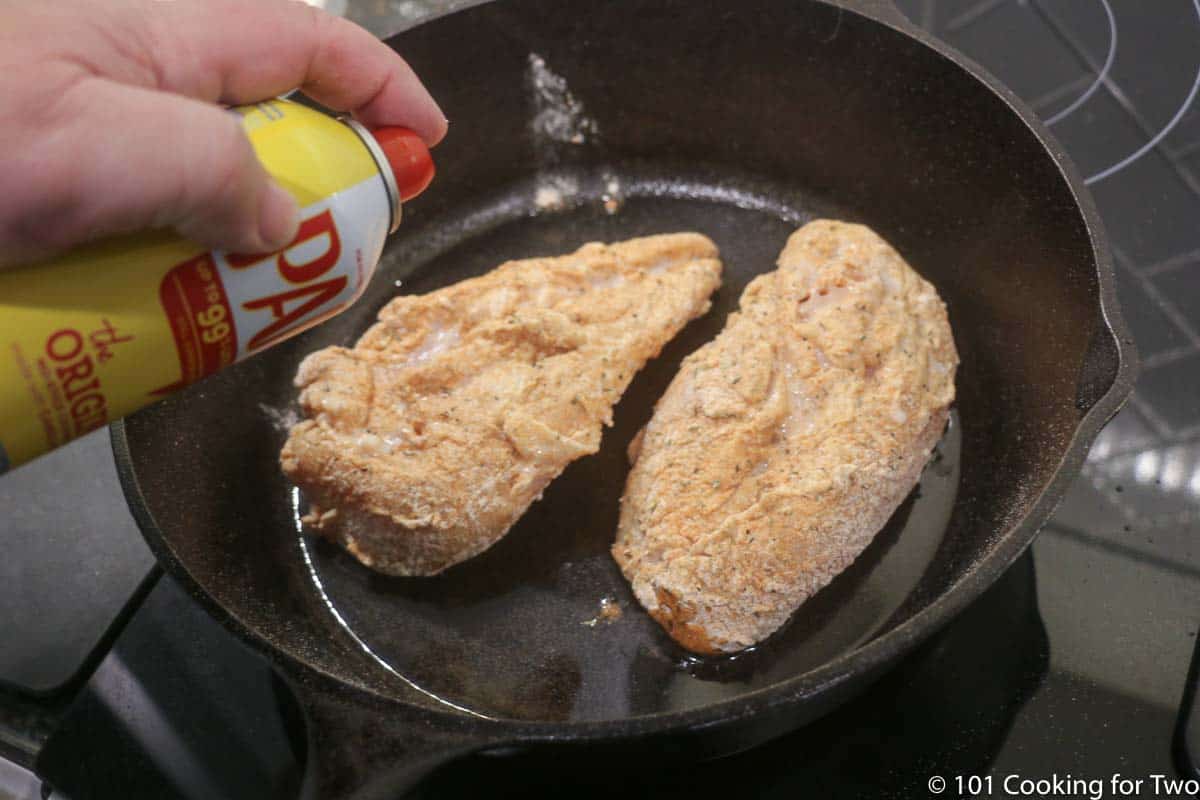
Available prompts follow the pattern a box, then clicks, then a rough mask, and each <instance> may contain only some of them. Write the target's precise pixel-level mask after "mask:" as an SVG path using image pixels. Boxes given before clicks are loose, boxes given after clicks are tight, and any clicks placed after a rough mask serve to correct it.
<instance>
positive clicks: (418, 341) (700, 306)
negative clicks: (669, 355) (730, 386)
mask: <svg viewBox="0 0 1200 800" xmlns="http://www.w3.org/2000/svg"><path fill="white" fill-rule="evenodd" d="M720 274H721V263H720V261H719V260H718V255H717V248H716V246H715V245H714V244H713V243H712V242H711V241H709V240H708V239H707V238H705V237H703V236H700V235H699V234H694V233H678V234H666V235H660V236H650V237H645V238H641V239H631V240H629V241H626V242H620V243H616V244H611V245H606V244H599V243H591V244H586V245H584V246H583V247H581V248H580V249H579V250H577V251H576V252H574V253H572V254H570V255H565V256H560V257H556V258H531V259H526V260H522V261H512V262H508V263H506V264H503V265H501V266H500V267H498V268H496V269H495V270H493V271H491V272H489V273H488V274H486V275H483V276H481V277H478V278H473V279H470V280H466V281H462V282H460V283H457V284H455V285H453V286H449V287H447V288H445V289H440V290H438V291H434V292H431V293H429V294H425V295H420V296H405V297H398V298H396V299H395V300H393V301H392V302H391V303H389V304H388V305H387V306H386V307H384V309H383V310H382V311H381V312H380V314H379V321H378V323H377V324H375V325H374V326H373V327H372V328H370V329H369V330H368V331H367V332H366V333H365V334H364V335H363V336H362V338H361V339H359V341H358V343H357V344H356V345H355V346H354V347H353V348H344V347H329V348H326V349H324V350H320V351H318V352H315V353H313V354H311V355H310V356H308V357H307V358H306V359H305V360H304V362H303V363H302V364H301V365H300V369H299V371H298V373H297V375H296V386H297V387H298V388H299V389H300V390H301V393H300V405H301V408H302V410H303V412H304V415H305V416H306V417H307V418H308V419H306V420H305V421H303V422H301V423H300V424H298V425H296V426H295V427H294V428H292V430H291V433H290V435H289V438H288V440H287V443H286V444H285V445H284V448H283V452H282V455H281V457H280V462H281V465H282V467H283V470H284V472H285V473H286V474H287V476H288V477H289V478H290V479H291V480H292V481H293V482H295V484H296V485H297V486H299V487H300V488H301V489H302V490H303V492H304V494H305V497H306V498H307V499H308V501H309V504H310V508H311V512H310V513H309V515H308V516H307V517H306V518H305V522H306V524H307V525H308V526H309V527H310V528H312V529H314V530H316V531H318V532H320V533H321V534H323V535H324V536H326V537H328V538H330V539H331V540H333V541H336V542H338V543H340V544H341V545H342V546H343V547H345V548H346V549H347V550H348V551H349V552H350V553H352V554H353V555H354V556H355V557H356V558H357V559H358V560H359V561H361V562H362V563H363V564H366V565H367V566H369V567H372V568H374V569H376V570H379V571H380V572H386V573H390V574H395V575H432V574H435V573H437V572H440V571H441V570H443V569H445V568H447V567H449V566H451V565H453V564H457V563H459V562H461V561H463V560H464V559H467V558H470V557H471V556H473V555H475V554H477V553H479V552H481V551H483V550H485V549H486V548H487V547H489V546H490V545H492V544H493V543H494V542H495V541H496V540H498V539H499V538H500V537H501V536H503V535H504V533H505V532H506V531H507V530H508V529H509V527H511V526H512V524H513V523H514V522H516V521H517V519H518V518H519V517H520V516H521V515H522V514H523V513H524V512H525V509H526V508H528V507H529V505H530V503H532V502H533V501H534V500H536V499H538V498H539V497H540V496H541V494H542V492H543V490H544V489H545V488H546V486H547V485H548V484H549V483H550V481H552V480H553V479H554V478H555V477H557V476H558V475H559V473H561V472H562V471H563V469H564V468H565V467H566V466H567V465H568V464H569V463H571V462H572V461H574V460H575V459H577V458H580V457H582V456H585V455H588V454H590V453H594V452H596V451H597V449H599V446H600V436H601V431H602V426H604V425H611V424H612V408H613V405H614V404H615V403H616V402H617V400H619V399H620V397H621V394H622V393H623V392H624V391H625V388H626V387H627V386H628V385H629V382H630V380H631V379H632V378H633V376H634V374H635V373H636V372H637V371H638V370H639V369H641V368H642V366H643V365H644V364H645V363H646V361H647V360H649V359H651V358H654V357H655V356H656V355H658V353H659V351H660V350H661V349H662V347H663V345H664V344H666V342H668V341H669V340H670V339H671V338H672V337H673V336H675V334H677V333H678V332H679V331H680V330H681V329H682V328H683V327H684V325H686V324H687V323H688V322H689V321H690V320H692V319H694V318H696V317H698V316H700V315H702V314H704V313H705V312H706V311H707V310H708V308H709V296H710V295H711V294H712V293H713V292H714V291H715V290H716V289H717V287H718V286H719V285H720Z"/></svg>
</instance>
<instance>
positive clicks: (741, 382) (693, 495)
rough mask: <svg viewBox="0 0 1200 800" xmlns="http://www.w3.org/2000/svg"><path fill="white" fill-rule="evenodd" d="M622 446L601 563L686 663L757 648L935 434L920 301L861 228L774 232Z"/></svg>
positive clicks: (914, 282)
mask: <svg viewBox="0 0 1200 800" xmlns="http://www.w3.org/2000/svg"><path fill="white" fill-rule="evenodd" d="M778 266H779V269H778V270H776V271H774V272H770V273H767V274H765V275H761V276H759V277H758V278H756V279H755V280H754V281H752V282H751V283H750V285H749V286H747V287H746V290H745V292H744V293H743V294H742V298H741V304H740V310H739V312H738V313H735V314H732V315H731V316H730V317H729V320H728V323H727V324H726V326H725V329H724V330H723V331H722V332H721V334H720V335H719V336H718V337H717V338H716V339H714V340H713V341H712V342H710V343H709V344H707V345H705V346H704V347H702V348H701V349H699V350H698V351H696V352H695V353H693V354H692V355H691V356H689V357H688V358H687V359H686V360H685V361H684V362H683V365H682V367H681V368H680V371H679V373H678V375H676V377H675V379H674V381H673V382H672V383H671V385H670V387H669V388H668V389H667V391H666V393H665V394H664V395H663V397H662V398H661V399H660V400H659V402H658V405H657V407H656V409H655V412H654V416H653V418H652V419H651V420H650V422H649V423H648V424H647V426H646V428H645V430H644V431H643V434H642V435H640V436H639V437H638V438H637V439H635V442H634V446H633V447H631V448H630V449H631V458H632V460H633V467H632V471H631V472H630V475H629V478H628V481H627V483H626V487H625V494H624V496H623V497H622V500H621V516H620V523H619V528H618V532H617V539H616V543H615V545H614V546H613V550H612V552H613V556H614V557H615V558H616V560H617V563H618V564H619V565H620V567H621V569H622V571H623V572H624V573H625V576H626V577H627V578H628V579H629V581H630V583H632V585H633V591H634V594H636V595H637V598H638V600H639V601H640V602H641V604H642V605H643V606H645V608H646V609H647V610H648V611H649V612H650V614H651V615H652V616H653V617H654V618H655V619H656V620H658V622H659V623H660V624H661V625H662V626H663V627H664V628H665V629H666V631H667V632H668V633H669V634H670V635H671V636H672V637H673V638H674V639H675V640H676V641H678V642H679V643H680V644H681V645H683V646H684V647H686V648H688V649H689V650H692V651H695V652H697V653H708V654H712V653H722V652H732V651H737V650H741V649H743V648H745V647H748V646H750V645H752V644H754V643H756V642H759V641H761V640H762V639H764V638H766V637H767V636H769V635H770V634H771V633H773V632H774V631H776V630H777V629H778V628H779V627H780V626H781V625H783V623H784V622H786V621H787V619H788V617H790V616H791V614H792V613H793V612H794V611H795V610H796V609H797V608H798V607H799V606H800V605H801V603H803V602H804V601H805V600H806V599H808V598H809V597H810V596H811V595H812V594H813V593H814V592H816V591H817V590H818V589H820V588H821V587H823V586H825V585H826V584H827V583H829V582H830V581H831V580H832V579H833V578H834V576H836V575H837V574H838V573H839V572H841V571H842V570H843V569H845V568H846V567H847V566H849V564H850V563H851V562H852V561H853V560H854V559H855V558H857V557H858V555H859V553H861V552H862V551H863V550H864V549H865V548H866V546H867V545H868V544H869V543H870V541H871V539H872V537H874V535H875V534H876V533H877V532H878V531H879V530H880V528H882V527H883V526H884V524H885V523H886V522H887V520H888V517H889V516H891V514H892V512H893V511H895V509H896V507H897V506H898V505H899V504H900V503H901V501H903V499H904V498H905V496H906V495H907V494H908V493H909V492H910V491H911V490H912V488H913V486H914V485H915V483H916V481H917V479H918V477H919V475H920V472H921V469H922V467H923V466H924V465H925V463H926V461H927V460H928V458H929V455H930V451H931V449H932V448H933V446H934V445H935V444H936V443H937V441H938V439H939V438H940V437H941V435H942V432H943V430H944V429H945V426H946V421H947V418H948V413H949V406H950V403H951V402H952V401H953V399H954V372H955V369H956V367H957V365H958V355H957V353H956V351H955V347H954V340H953V337H952V336H951V332H950V324H949V321H948V319H947V316H946V309H945V306H944V305H943V304H942V301H941V300H940V299H939V298H938V295H937V292H936V291H935V290H934V288H933V287H932V286H931V285H930V284H929V283H927V282H926V281H925V280H923V279H922V278H921V276H920V275H918V274H917V273H916V272H914V271H913V270H912V268H910V267H909V266H908V265H907V264H906V263H905V262H904V261H903V259H901V257H900V256H899V255H898V254H897V253H896V251H895V250H893V249H892V248H891V247H890V246H889V245H888V244H887V242H885V241H883V240H882V239H881V238H879V236H877V235H875V234H874V233H873V232H872V231H871V230H869V229H868V228H865V227H863V226H861V225H849V224H846V223H842V222H835V221H831V220H819V221H816V222H812V223H810V224H808V225H805V226H804V227H803V228H801V229H800V230H798V231H796V232H795V233H793V234H792V236H791V237H790V238H789V239H788V242H787V246H786V247H785V248H784V249H783V252H782V254H781V255H780V256H779V261H778Z"/></svg>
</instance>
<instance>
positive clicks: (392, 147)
mask: <svg viewBox="0 0 1200 800" xmlns="http://www.w3.org/2000/svg"><path fill="white" fill-rule="evenodd" d="M371 135H372V136H374V137H375V141H376V142H378V143H379V148H380V149H381V150H383V154H384V156H385V157H386V158H387V160H388V163H389V164H391V166H392V175H394V176H395V178H396V189H397V191H398V192H399V193H400V200H401V201H402V202H408V201H409V200H411V199H413V198H414V197H416V196H417V195H419V194H420V193H421V192H423V191H425V187H427V186H428V185H429V183H430V181H432V180H433V174H434V172H435V170H434V167H433V158H432V157H431V156H430V155H429V148H428V147H426V146H425V142H423V141H421V137H420V136H417V135H416V134H415V133H413V132H412V131H410V130H409V129H408V128H395V127H386V128H375V129H374V130H372V131H371Z"/></svg>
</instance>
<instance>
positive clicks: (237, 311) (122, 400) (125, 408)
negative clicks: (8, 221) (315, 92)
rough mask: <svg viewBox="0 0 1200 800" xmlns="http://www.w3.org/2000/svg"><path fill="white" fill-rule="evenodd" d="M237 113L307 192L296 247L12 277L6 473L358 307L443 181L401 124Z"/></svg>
mask: <svg viewBox="0 0 1200 800" xmlns="http://www.w3.org/2000/svg"><path fill="white" fill-rule="evenodd" d="M231 112H232V113H236V114H238V115H239V116H240V117H241V122H242V125H243V127H244V128H245V130H246V133H247V135H248V136H249V138H250V142H251V144H252V145H253V147H254V149H255V151H256V153H257V154H258V157H259V160H260V161H261V162H262V163H263V165H264V166H265V167H266V169H267V171H268V172H269V173H270V174H271V175H272V176H273V177H274V178H275V179H276V180H277V181H279V183H280V184H281V185H282V186H283V187H284V188H286V189H287V190H289V191H290V192H291V193H292V195H293V196H294V197H295V198H296V200H297V202H298V204H299V206H300V208H301V224H300V228H299V231H298V232H297V234H296V237H295V239H294V240H293V241H292V242H291V244H289V245H288V246H287V247H285V248H284V249H282V250H280V251H278V252H275V253H255V254H235V253H225V252H220V251H206V250H205V249H204V248H203V247H202V246H200V245H196V244H194V243H192V242H189V241H187V240H185V239H183V238H181V237H179V236H176V235H173V234H169V233H165V232H153V233H147V234H138V235H135V236H127V237H122V238H119V239H113V240H109V241H105V242H101V243H99V244H96V245H92V246H89V247H86V248H83V249H80V250H77V251H75V252H72V253H71V254H69V255H68V256H66V257H63V258H58V259H54V260H52V261H49V262H46V263H42V264H35V265H30V266H27V267H19V268H16V269H9V270H4V271H0V472H3V471H5V470H6V469H8V468H9V467H12V466H16V465H18V464H22V463H24V462H26V461H29V460H30V459H32V458H34V457H36V456H38V455H40V454H42V453H44V452H46V451H48V450H51V449H53V448H55V447H58V446H60V445H62V444H65V443H66V442H68V441H70V440H71V439H74V438H76V437H77V436H81V435H83V434H85V433H87V432H89V431H92V430H95V429H96V428H99V427H101V426H103V425H105V424H107V423H108V422H110V421H112V420H114V419H117V418H119V417H122V416H124V415H126V414H129V413H131V412H133V411H135V410H137V409H138V408H141V407H142V406H145V405H147V404H149V403H152V402H154V401H155V400H156V399H158V398H160V397H163V396H164V395H167V394H170V393H171V392H175V391H177V390H179V389H181V388H183V387H184V386H187V385H188V384H190V383H193V382H195V381H197V380H199V379H200V378H203V377H204V376H205V375H208V374H210V373H212V372H215V371H217V370H218V369H221V368H222V367H225V366H228V365H229V364H232V363H234V362H235V361H240V360H242V359H244V358H248V357H250V356H253V355H254V354H256V353H258V352H260V351H262V350H265V349H266V348H268V347H270V346H271V345H273V344H276V343H278V342H281V341H283V340H284V339H287V338H289V337H291V336H295V335H296V334H298V333H300V332H301V331H304V330H306V329H308V328H310V327H312V326H313V325H316V324H317V323H319V322H321V321H323V320H325V319H328V318H329V317H331V316H333V315H334V314H337V313H338V312H340V311H342V310H344V309H345V308H347V307H348V306H349V305H350V304H351V303H353V302H354V301H355V300H356V299H357V298H358V297H359V295H360V294H362V292H363V290H364V289H365V288H366V285H367V283H368V281H370V279H371V275H372V274H373V273H374V271H375V265H376V264H377V262H378V261H379V256H380V254H381V253H382V251H383V244H384V240H385V238H386V237H387V235H388V233H390V232H392V231H394V230H395V229H396V227H397V226H398V225H399V223H400V204H401V202H402V201H404V200H408V199H409V198H411V197H413V196H415V195H417V194H418V193H420V192H421V191H422V190H423V189H424V188H425V187H426V186H427V185H428V184H429V181H430V180H432V178H433V162H432V161H431V160H430V157H429V151H428V150H427V149H426V148H425V145H424V144H423V143H422V142H421V140H420V138H419V137H417V135H416V134H415V133H413V132H411V131H409V130H407V129H404V128H379V129H376V130H374V131H367V130H366V129H365V128H363V127H362V126H361V125H359V124H357V123H356V122H353V121H352V120H339V119H334V118H333V117H329V116H327V115H325V114H322V113H320V112H318V111H314V110H312V109H310V108H307V107H305V106H302V105H299V104H297V103H293V102H290V101H287V100H273V101H270V102H266V103H259V104H256V105H253V106H244V107H240V108H235V109H231Z"/></svg>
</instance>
